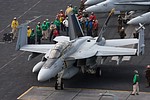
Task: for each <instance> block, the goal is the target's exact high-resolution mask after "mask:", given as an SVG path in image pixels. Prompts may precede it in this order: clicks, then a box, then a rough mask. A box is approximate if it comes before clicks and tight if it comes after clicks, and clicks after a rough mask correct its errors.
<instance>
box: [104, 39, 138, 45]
mask: <svg viewBox="0 0 150 100" xmlns="http://www.w3.org/2000/svg"><path fill="white" fill-rule="evenodd" d="M138 42H139V40H138V39H112V40H106V43H105V46H125V45H130V44H136V43H138Z"/></svg>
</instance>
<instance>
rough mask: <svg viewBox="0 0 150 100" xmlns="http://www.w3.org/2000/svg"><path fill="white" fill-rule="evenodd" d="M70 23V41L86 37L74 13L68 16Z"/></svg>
mask: <svg viewBox="0 0 150 100" xmlns="http://www.w3.org/2000/svg"><path fill="white" fill-rule="evenodd" d="M68 22H69V37H70V40H73V39H75V38H78V37H83V36H84V34H83V30H82V28H81V26H80V23H79V21H78V19H77V17H76V16H75V14H72V13H70V14H68Z"/></svg>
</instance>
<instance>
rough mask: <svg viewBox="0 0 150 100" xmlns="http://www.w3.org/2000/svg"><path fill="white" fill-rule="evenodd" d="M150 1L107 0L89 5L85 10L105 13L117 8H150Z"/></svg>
mask: <svg viewBox="0 0 150 100" xmlns="http://www.w3.org/2000/svg"><path fill="white" fill-rule="evenodd" d="M149 7H150V2H149V1H148V0H106V1H103V2H100V3H98V4H95V5H92V6H89V7H87V8H86V9H85V10H84V12H96V13H103V12H109V11H110V10H111V9H113V8H115V11H116V12H120V11H125V12H126V11H132V10H134V11H136V10H142V11H143V10H149Z"/></svg>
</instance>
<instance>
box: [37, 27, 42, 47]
mask: <svg viewBox="0 0 150 100" xmlns="http://www.w3.org/2000/svg"><path fill="white" fill-rule="evenodd" d="M36 34H37V43H38V44H41V38H42V28H41V27H40V26H39V27H37V29H36Z"/></svg>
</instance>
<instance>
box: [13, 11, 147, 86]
mask: <svg viewBox="0 0 150 100" xmlns="http://www.w3.org/2000/svg"><path fill="white" fill-rule="evenodd" d="M111 15H112V13H110V14H109V16H108V17H107V20H106V21H105V23H104V27H103V28H102V30H101V32H100V34H99V36H98V37H91V36H84V33H83V31H82V29H81V26H80V24H79V21H78V19H77V17H76V16H75V15H74V14H69V15H68V20H69V37H68V36H58V37H56V38H55V39H54V40H55V41H57V43H56V44H40V45H38V44H32V45H31V44H27V36H26V32H27V24H22V25H20V26H19V35H18V40H17V44H16V49H17V50H22V51H28V52H32V53H33V55H34V54H35V55H36V54H39V53H40V54H45V55H44V57H43V58H42V60H41V61H40V62H39V63H38V64H37V65H35V66H34V68H33V69H34V71H39V73H38V81H40V82H41V81H46V80H49V79H51V78H53V77H56V76H57V81H56V84H55V89H63V86H64V85H63V82H62V78H63V79H70V78H71V77H73V76H74V75H76V74H77V73H78V72H79V70H81V71H82V72H83V73H85V72H87V73H91V74H94V73H97V74H99V73H100V70H98V69H99V68H98V66H96V64H97V62H96V60H97V57H102V60H104V59H103V58H105V57H112V56H119V57H120V58H122V57H123V56H139V55H142V54H143V53H144V27H143V26H142V25H141V26H140V27H139V39H136V38H133V39H112V40H105V39H104V37H103V35H102V34H103V33H104V32H105V30H106V26H107V23H108V20H109V19H110V16H111ZM130 44H138V47H137V48H125V47H120V46H125V45H130ZM33 55H30V57H29V58H30V59H31V58H33V57H34V56H33ZM102 62H103V61H102Z"/></svg>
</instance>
